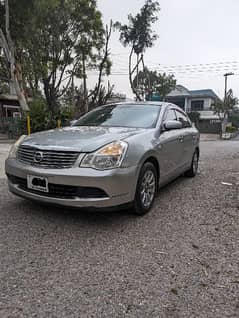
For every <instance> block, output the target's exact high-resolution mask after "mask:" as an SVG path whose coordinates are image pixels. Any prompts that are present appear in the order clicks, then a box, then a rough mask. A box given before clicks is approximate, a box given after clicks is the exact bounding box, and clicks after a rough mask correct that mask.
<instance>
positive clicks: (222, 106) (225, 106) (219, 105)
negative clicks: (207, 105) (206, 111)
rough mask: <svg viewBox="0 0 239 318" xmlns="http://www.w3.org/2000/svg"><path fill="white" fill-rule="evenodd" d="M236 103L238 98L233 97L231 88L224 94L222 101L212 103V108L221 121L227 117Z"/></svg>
mask: <svg viewBox="0 0 239 318" xmlns="http://www.w3.org/2000/svg"><path fill="white" fill-rule="evenodd" d="M237 104H238V99H237V98H236V97H234V95H233V91H232V89H229V91H228V92H227V94H226V97H225V98H224V100H223V101H221V100H218V101H217V102H215V103H214V104H213V105H212V109H213V111H214V113H215V114H217V115H218V117H219V118H220V119H221V121H223V120H225V119H227V118H228V116H229V115H230V113H231V112H232V111H233V109H234V107H235V106H236V105H237Z"/></svg>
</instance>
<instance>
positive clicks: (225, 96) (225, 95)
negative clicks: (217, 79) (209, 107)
mask: <svg viewBox="0 0 239 318" xmlns="http://www.w3.org/2000/svg"><path fill="white" fill-rule="evenodd" d="M232 75H234V73H232V72H230V73H226V74H224V77H225V93H224V103H226V98H227V77H228V76H232Z"/></svg>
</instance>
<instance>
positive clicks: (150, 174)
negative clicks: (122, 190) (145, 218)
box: [134, 162, 157, 215]
mask: <svg viewBox="0 0 239 318" xmlns="http://www.w3.org/2000/svg"><path fill="white" fill-rule="evenodd" d="M156 191H157V171H156V169H155V166H154V165H153V164H152V163H151V162H146V163H145V164H144V165H143V167H142V169H141V171H140V174H139V179H138V183H137V188H136V193H135V199H134V212H135V214H137V215H144V214H146V213H147V212H149V210H150V209H151V207H152V205H153V202H154V199H155V196H156Z"/></svg>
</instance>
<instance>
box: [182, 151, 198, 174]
mask: <svg viewBox="0 0 239 318" xmlns="http://www.w3.org/2000/svg"><path fill="white" fill-rule="evenodd" d="M198 160H199V156H198V151H197V150H196V151H195V152H194V154H193V158H192V163H191V167H190V169H189V170H188V171H186V172H185V176H186V177H190V178H193V177H195V176H196V174H197V172H198Z"/></svg>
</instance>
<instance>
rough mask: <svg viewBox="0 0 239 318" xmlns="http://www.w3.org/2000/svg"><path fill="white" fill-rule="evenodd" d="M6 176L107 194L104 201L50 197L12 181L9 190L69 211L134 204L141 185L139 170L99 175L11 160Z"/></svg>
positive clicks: (99, 199) (104, 172) (110, 171)
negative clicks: (44, 179) (30, 177)
mask: <svg viewBox="0 0 239 318" xmlns="http://www.w3.org/2000/svg"><path fill="white" fill-rule="evenodd" d="M5 171H6V174H7V175H9V176H12V177H17V178H21V179H24V180H26V179H27V175H34V176H42V177H47V178H48V182H49V184H52V185H53V186H54V185H58V186H61V188H62V187H63V188H64V186H65V187H68V186H73V187H82V188H84V187H86V188H88V187H93V188H98V189H100V190H103V191H104V192H105V194H106V195H105V196H104V197H95V198H94V197H92V196H91V197H90V198H89V197H88V198H86V197H80V196H75V197H72V198H65V197H63V198H61V197H59V196H58V197H54V196H47V195H46V194H45V193H41V192H39V191H37V193H36V191H35V192H34V193H33V192H31V190H28V189H27V188H21V186H20V185H19V184H18V183H17V182H13V181H12V179H11V178H9V179H8V185H9V190H10V191H11V192H12V193H14V194H16V195H18V196H21V197H23V198H26V199H31V200H35V201H40V202H43V203H49V204H57V205H62V206H69V207H87V208H90V207H93V208H104V207H114V206H118V205H122V204H126V203H129V202H132V201H133V200H134V195H135V190H136V184H137V171H138V169H137V166H133V167H129V168H117V169H112V170H105V171H98V170H94V169H91V168H76V167H74V168H69V169H44V168H37V167H34V166H30V165H26V164H23V163H21V162H19V161H17V160H16V159H7V160H6V162H5Z"/></svg>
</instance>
